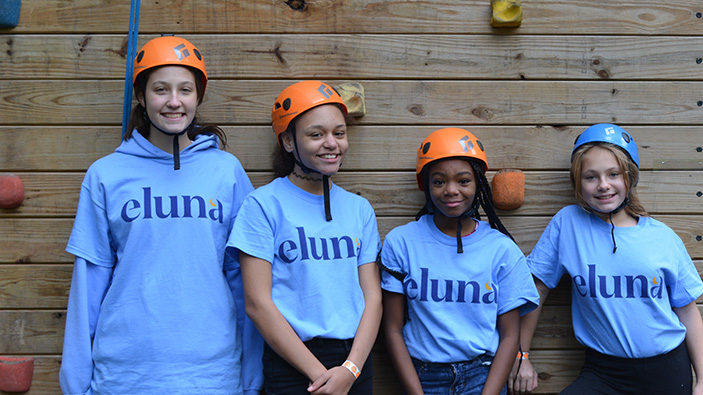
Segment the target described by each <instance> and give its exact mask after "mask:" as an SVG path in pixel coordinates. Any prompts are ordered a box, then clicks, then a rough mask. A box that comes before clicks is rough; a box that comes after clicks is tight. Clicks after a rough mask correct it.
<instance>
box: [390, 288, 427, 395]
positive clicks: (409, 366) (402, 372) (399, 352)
mask: <svg viewBox="0 0 703 395" xmlns="http://www.w3.org/2000/svg"><path fill="white" fill-rule="evenodd" d="M405 303H406V300H405V295H404V294H399V293H393V292H387V291H384V292H383V334H384V337H385V340H386V348H387V349H388V354H389V355H390V357H391V362H392V363H393V367H394V368H395V371H396V374H397V375H398V378H399V379H400V383H401V384H402V386H403V388H404V389H405V392H406V393H407V394H408V395H421V394H422V393H423V391H422V385H421V383H420V379H419V377H418V376H417V372H416V371H415V366H414V365H413V362H412V358H411V357H410V353H409V352H408V347H407V345H406V344H405V337H404V336H403V324H404V319H405Z"/></svg>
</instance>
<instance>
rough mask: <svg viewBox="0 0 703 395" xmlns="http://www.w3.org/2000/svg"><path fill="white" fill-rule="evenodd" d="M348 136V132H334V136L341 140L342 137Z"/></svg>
mask: <svg viewBox="0 0 703 395" xmlns="http://www.w3.org/2000/svg"><path fill="white" fill-rule="evenodd" d="M346 134H347V131H346V130H338V131H336V132H334V136H335V137H340V138H341V137H344V136H345V135H346Z"/></svg>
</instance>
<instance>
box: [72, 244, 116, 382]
mask: <svg viewBox="0 0 703 395" xmlns="http://www.w3.org/2000/svg"><path fill="white" fill-rule="evenodd" d="M111 280H112V268H108V267H104V266H98V265H94V264H92V263H90V262H88V261H86V260H85V259H83V258H80V257H76V259H75V262H74V263H73V278H72V279H71V291H70V293H69V297H68V312H67V314H66V330H65V334H64V342H63V355H62V362H61V370H60V371H59V383H60V385H61V390H62V391H63V393H64V394H65V395H76V394H86V393H87V392H88V391H89V389H90V381H91V379H92V377H93V357H92V342H93V337H94V336H95V326H96V324H97V322H98V318H99V316H100V306H101V304H102V301H103V299H104V297H105V294H106V293H107V290H108V289H109V287H110V282H111Z"/></svg>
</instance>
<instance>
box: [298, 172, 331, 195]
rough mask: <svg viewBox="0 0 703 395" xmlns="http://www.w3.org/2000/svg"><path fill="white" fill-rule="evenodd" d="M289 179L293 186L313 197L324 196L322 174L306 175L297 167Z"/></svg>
mask: <svg viewBox="0 0 703 395" xmlns="http://www.w3.org/2000/svg"><path fill="white" fill-rule="evenodd" d="M288 179H289V180H290V182H292V183H293V185H295V186H297V187H298V188H300V189H302V190H304V191H305V192H308V193H312V194H313V195H322V194H323V189H322V174H320V173H305V172H303V170H301V169H300V167H299V166H298V165H295V167H294V168H293V171H292V172H291V173H290V174H289V175H288ZM330 187H332V179H331V178H330Z"/></svg>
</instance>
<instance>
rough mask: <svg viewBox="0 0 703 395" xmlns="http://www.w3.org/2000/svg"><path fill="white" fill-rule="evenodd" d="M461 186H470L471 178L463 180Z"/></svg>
mask: <svg viewBox="0 0 703 395" xmlns="http://www.w3.org/2000/svg"><path fill="white" fill-rule="evenodd" d="M459 184H461V185H469V184H471V179H470V178H462V179H461V180H459Z"/></svg>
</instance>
